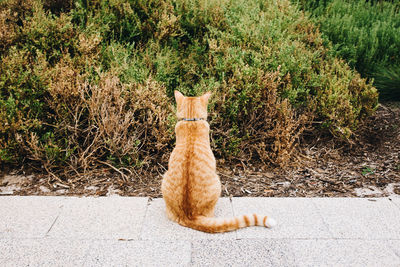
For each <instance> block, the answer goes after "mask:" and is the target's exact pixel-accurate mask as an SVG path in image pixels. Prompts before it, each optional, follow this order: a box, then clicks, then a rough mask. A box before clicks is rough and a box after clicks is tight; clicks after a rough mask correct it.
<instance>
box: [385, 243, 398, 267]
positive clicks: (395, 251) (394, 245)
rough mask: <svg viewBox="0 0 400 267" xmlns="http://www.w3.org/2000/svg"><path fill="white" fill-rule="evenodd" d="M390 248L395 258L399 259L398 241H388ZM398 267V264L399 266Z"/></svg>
mask: <svg viewBox="0 0 400 267" xmlns="http://www.w3.org/2000/svg"><path fill="white" fill-rule="evenodd" d="M387 242H388V243H389V245H390V247H391V248H392V250H393V252H394V254H396V255H397V257H399V258H400V240H388V241H387ZM399 266H400V264H399Z"/></svg>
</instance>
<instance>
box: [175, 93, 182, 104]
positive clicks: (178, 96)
mask: <svg viewBox="0 0 400 267" xmlns="http://www.w3.org/2000/svg"><path fill="white" fill-rule="evenodd" d="M174 95H175V101H176V103H181V102H182V99H183V98H184V96H183V95H182V93H181V92H179V91H177V90H175V91H174Z"/></svg>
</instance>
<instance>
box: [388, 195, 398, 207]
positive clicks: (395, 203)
mask: <svg viewBox="0 0 400 267" xmlns="http://www.w3.org/2000/svg"><path fill="white" fill-rule="evenodd" d="M390 201H391V202H392V203H393V204H394V205H396V206H397V207H398V208H399V209H400V197H390Z"/></svg>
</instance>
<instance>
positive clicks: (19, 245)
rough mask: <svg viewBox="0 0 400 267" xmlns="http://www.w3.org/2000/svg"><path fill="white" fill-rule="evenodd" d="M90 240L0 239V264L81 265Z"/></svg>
mask: <svg viewBox="0 0 400 267" xmlns="http://www.w3.org/2000/svg"><path fill="white" fill-rule="evenodd" d="M89 248H90V240H65V239H64V240H63V239H46V238H41V239H0V251H1V252H0V266H83V264H84V263H85V259H86V255H87V253H88V251H89Z"/></svg>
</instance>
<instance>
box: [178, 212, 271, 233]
mask: <svg viewBox="0 0 400 267" xmlns="http://www.w3.org/2000/svg"><path fill="white" fill-rule="evenodd" d="M182 224H183V225H184V226H187V227H190V228H193V229H196V230H199V231H203V232H207V233H222V232H229V231H233V230H237V229H239V228H244V227H249V226H264V227H268V228H271V227H273V226H275V225H276V221H275V220H274V219H272V218H270V217H267V216H262V215H258V214H251V215H242V216H237V217H232V218H214V217H205V216H198V217H196V218H195V219H193V220H185V221H183V222H182Z"/></svg>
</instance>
